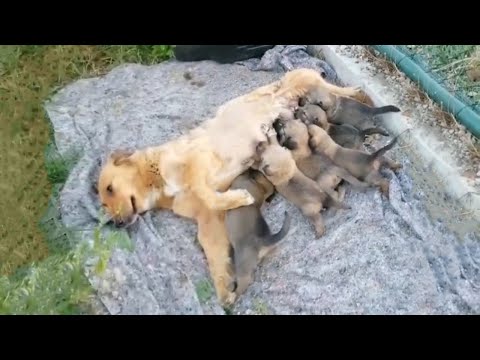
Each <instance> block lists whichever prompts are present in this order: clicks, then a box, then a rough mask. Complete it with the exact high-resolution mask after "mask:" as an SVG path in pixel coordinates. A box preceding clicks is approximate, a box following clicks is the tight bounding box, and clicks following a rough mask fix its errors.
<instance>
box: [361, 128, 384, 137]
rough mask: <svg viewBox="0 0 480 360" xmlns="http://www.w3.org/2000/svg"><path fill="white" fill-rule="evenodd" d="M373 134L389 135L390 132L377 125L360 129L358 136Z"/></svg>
mask: <svg viewBox="0 0 480 360" xmlns="http://www.w3.org/2000/svg"><path fill="white" fill-rule="evenodd" d="M373 134H380V135H383V136H390V134H389V133H388V132H386V131H385V130H384V129H382V128H379V127H372V128H368V129H365V130H362V131H360V136H363V137H365V136H367V135H373Z"/></svg>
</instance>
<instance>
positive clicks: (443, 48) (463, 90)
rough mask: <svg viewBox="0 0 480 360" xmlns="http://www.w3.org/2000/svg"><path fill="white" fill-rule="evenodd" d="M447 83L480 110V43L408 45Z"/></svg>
mask: <svg viewBox="0 0 480 360" xmlns="http://www.w3.org/2000/svg"><path fill="white" fill-rule="evenodd" d="M407 48H408V49H409V50H410V51H411V52H412V53H413V54H415V55H416V57H418V58H420V59H421V60H423V61H424V62H425V63H426V65H427V67H429V68H430V69H431V70H432V74H434V75H435V76H436V77H438V79H439V80H441V81H443V84H444V86H445V87H446V88H447V89H449V90H450V91H451V92H453V93H456V94H457V95H458V96H459V97H462V98H464V99H465V100H466V101H467V102H469V103H470V105H472V106H477V108H476V109H477V111H480V107H479V106H480V46H479V45H407Z"/></svg>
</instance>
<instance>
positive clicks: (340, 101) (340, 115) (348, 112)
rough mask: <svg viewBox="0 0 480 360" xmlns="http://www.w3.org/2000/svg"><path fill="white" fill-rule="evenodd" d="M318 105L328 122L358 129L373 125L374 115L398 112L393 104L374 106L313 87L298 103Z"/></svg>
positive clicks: (301, 104)
mask: <svg viewBox="0 0 480 360" xmlns="http://www.w3.org/2000/svg"><path fill="white" fill-rule="evenodd" d="M305 104H313V105H318V106H320V107H321V108H322V109H323V110H324V111H325V112H326V114H327V119H328V121H329V122H330V123H333V124H337V125H343V124H349V125H352V126H354V127H356V128H358V129H360V130H365V129H368V128H372V127H374V126H375V120H374V119H373V117H374V116H377V115H382V114H386V113H390V112H400V109H399V108H398V107H396V106H394V105H387V106H380V107H374V106H369V105H367V104H364V103H361V102H360V101H357V100H355V99H352V98H350V97H345V96H337V95H335V94H332V93H328V92H326V91H324V90H323V89H314V90H312V91H310V92H309V93H308V94H307V95H306V96H304V97H302V98H301V99H300V100H299V105H300V106H303V105H305Z"/></svg>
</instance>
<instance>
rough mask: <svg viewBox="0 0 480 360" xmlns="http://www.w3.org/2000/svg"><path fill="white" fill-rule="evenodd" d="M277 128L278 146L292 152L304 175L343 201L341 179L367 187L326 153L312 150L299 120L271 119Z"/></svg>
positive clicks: (343, 192)
mask: <svg viewBox="0 0 480 360" xmlns="http://www.w3.org/2000/svg"><path fill="white" fill-rule="evenodd" d="M273 125H274V128H275V130H276V131H277V139H278V141H279V144H280V145H281V146H284V147H286V148H287V149H289V150H290V151H291V153H292V156H293V158H294V160H295V163H296V164H297V167H298V169H299V170H300V171H301V172H302V173H303V174H304V175H305V176H307V177H309V178H310V179H312V180H314V181H315V182H316V183H317V184H318V186H319V187H320V188H321V189H322V190H324V191H325V192H327V193H328V194H330V195H332V196H333V197H337V198H338V200H339V201H343V198H344V195H345V188H344V187H340V188H338V191H337V190H336V189H337V187H338V185H339V184H340V182H341V181H342V179H343V180H346V181H347V182H349V183H350V184H352V185H353V186H356V187H360V188H366V187H367V186H369V185H368V184H367V183H365V182H362V181H359V180H357V179H356V178H355V177H353V176H352V175H351V174H350V173H349V172H348V171H346V170H345V169H342V168H340V167H338V166H337V165H335V164H334V163H333V162H332V161H331V160H330V159H329V158H328V157H327V156H325V155H324V154H321V153H313V152H312V150H311V148H310V146H309V139H310V135H309V134H308V129H307V126H306V125H305V124H304V123H303V122H301V121H300V120H292V121H288V122H285V121H282V120H277V121H275V122H274V124H273Z"/></svg>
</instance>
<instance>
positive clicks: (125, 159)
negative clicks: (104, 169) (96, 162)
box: [110, 150, 134, 166]
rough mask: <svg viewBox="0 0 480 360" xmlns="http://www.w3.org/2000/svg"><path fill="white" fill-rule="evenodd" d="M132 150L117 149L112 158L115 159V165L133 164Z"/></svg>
mask: <svg viewBox="0 0 480 360" xmlns="http://www.w3.org/2000/svg"><path fill="white" fill-rule="evenodd" d="M133 153H134V152H133V151H131V150H115V151H114V152H113V153H112V154H111V155H110V159H111V160H112V161H113V164H114V165H115V166H120V165H131V159H130V156H132V155H133Z"/></svg>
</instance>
